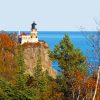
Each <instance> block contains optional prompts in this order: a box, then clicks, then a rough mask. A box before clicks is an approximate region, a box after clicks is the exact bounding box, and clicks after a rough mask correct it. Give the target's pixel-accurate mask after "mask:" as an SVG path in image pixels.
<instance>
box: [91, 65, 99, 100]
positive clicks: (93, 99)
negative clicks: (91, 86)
mask: <svg viewBox="0 0 100 100" xmlns="http://www.w3.org/2000/svg"><path fill="white" fill-rule="evenodd" d="M99 74H100V65H99V69H98V74H97V81H96V86H95V91H94V95H93V98H92V100H95V97H96V93H97V88H98V82H99Z"/></svg>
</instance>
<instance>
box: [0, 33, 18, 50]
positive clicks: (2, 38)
mask: <svg viewBox="0 0 100 100" xmlns="http://www.w3.org/2000/svg"><path fill="white" fill-rule="evenodd" d="M15 44H16V43H15V42H13V41H12V40H11V39H10V37H9V36H8V35H7V34H0V45H1V46H3V47H4V48H9V49H11V48H13V47H14V46H15Z"/></svg>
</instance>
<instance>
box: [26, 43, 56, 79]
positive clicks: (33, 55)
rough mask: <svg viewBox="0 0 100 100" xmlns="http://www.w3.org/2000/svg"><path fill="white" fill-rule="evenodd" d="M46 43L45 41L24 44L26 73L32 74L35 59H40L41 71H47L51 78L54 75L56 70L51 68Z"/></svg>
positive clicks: (35, 63) (35, 62)
mask: <svg viewBox="0 0 100 100" xmlns="http://www.w3.org/2000/svg"><path fill="white" fill-rule="evenodd" d="M48 51H49V48H48V45H47V43H45V42H43V41H42V42H41V41H39V42H38V43H32V44H24V60H25V64H26V73H28V74H30V75H32V74H33V70H34V67H35V66H36V65H37V61H38V60H40V61H41V65H42V69H43V71H47V72H48V74H49V75H50V76H52V77H53V78H55V77H56V71H55V70H54V69H53V68H52V62H51V60H50V58H49V55H48Z"/></svg>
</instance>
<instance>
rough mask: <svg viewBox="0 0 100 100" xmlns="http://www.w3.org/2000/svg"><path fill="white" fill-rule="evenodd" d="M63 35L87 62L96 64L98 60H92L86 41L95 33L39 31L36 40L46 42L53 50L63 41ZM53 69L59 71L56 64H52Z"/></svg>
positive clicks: (92, 52) (90, 49) (88, 43)
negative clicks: (68, 38) (65, 35)
mask: <svg viewBox="0 0 100 100" xmlns="http://www.w3.org/2000/svg"><path fill="white" fill-rule="evenodd" d="M26 33H27V34H29V33H30V32H28V31H27V32H26ZM64 34H67V35H68V36H69V37H70V39H71V41H72V43H73V44H74V46H75V48H80V49H81V51H82V52H83V54H84V55H85V56H87V60H88V62H90V63H93V62H98V59H93V55H94V51H93V48H92V47H91V46H90V41H89V40H88V39H87V37H89V36H91V35H97V32H90V31H89V32H79V31H77V32H75V31H73V32H71V31H39V32H38V38H39V40H44V41H46V42H47V43H48V45H49V48H50V49H51V50H53V49H54V47H55V45H57V44H59V42H60V41H61V40H62V39H63V37H64ZM53 67H54V68H55V69H59V68H58V64H57V63H53Z"/></svg>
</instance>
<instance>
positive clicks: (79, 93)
mask: <svg viewBox="0 0 100 100" xmlns="http://www.w3.org/2000/svg"><path fill="white" fill-rule="evenodd" d="M79 97H80V87H79V92H78V97H77V100H79Z"/></svg>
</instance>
